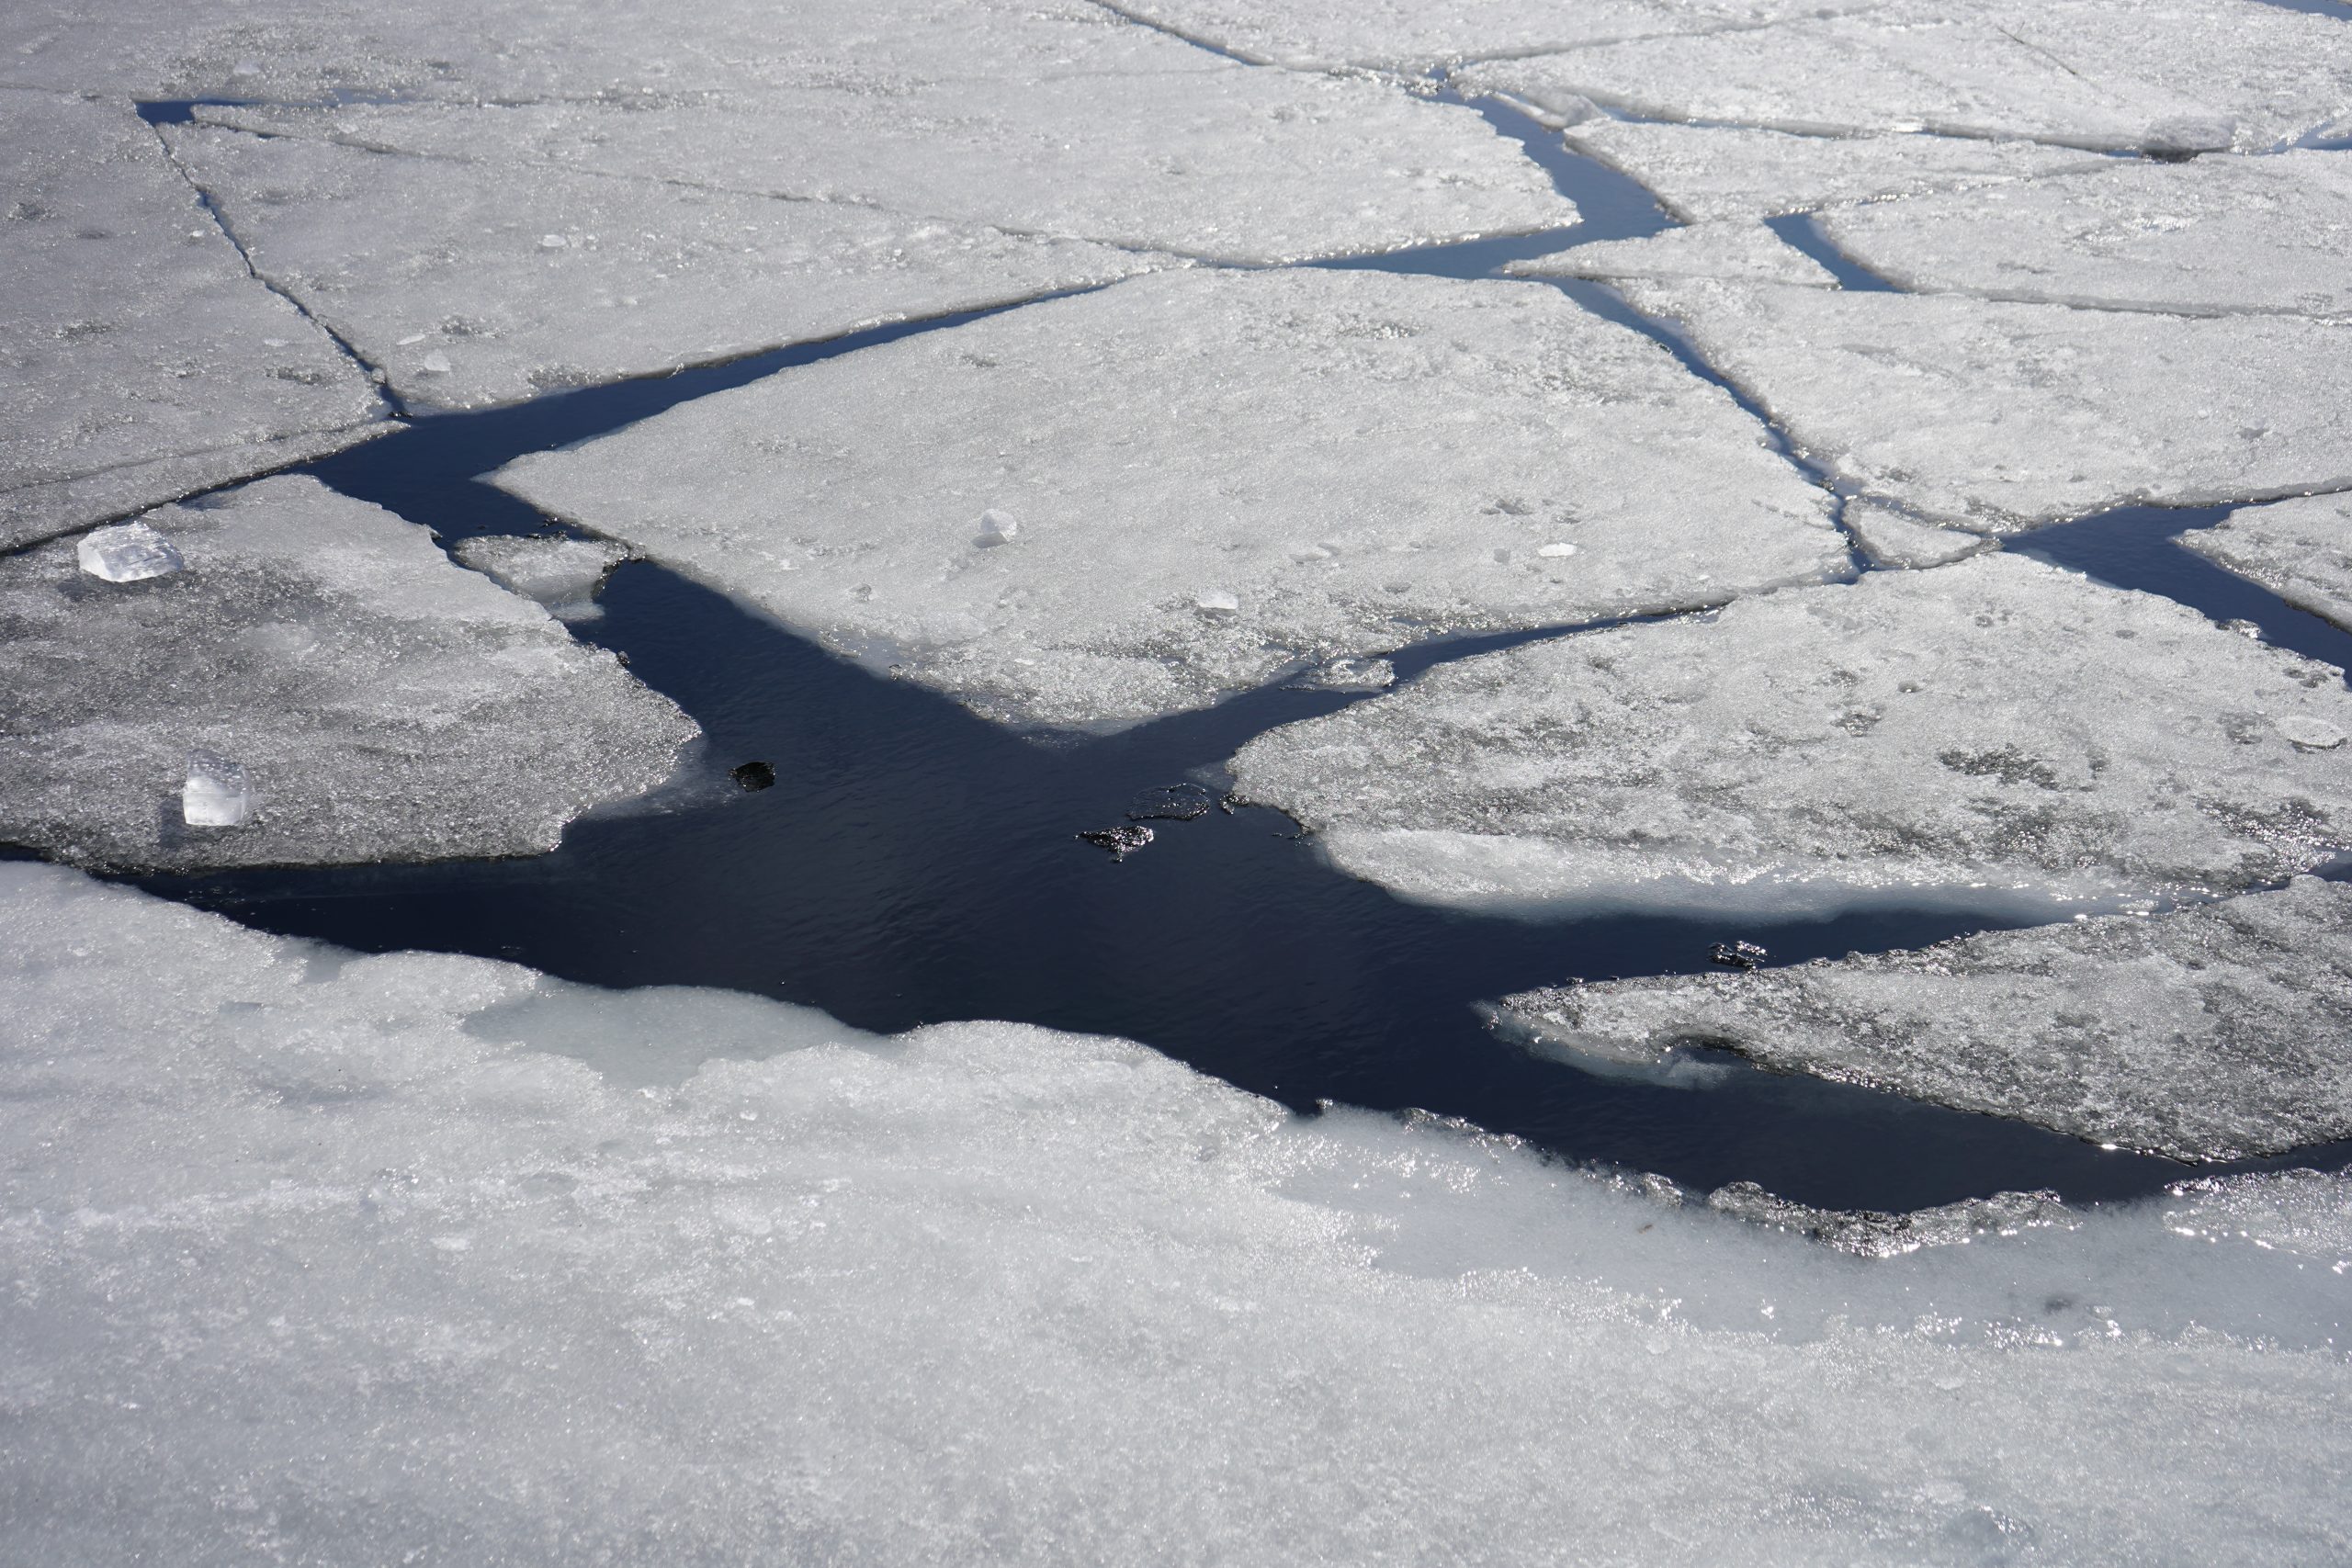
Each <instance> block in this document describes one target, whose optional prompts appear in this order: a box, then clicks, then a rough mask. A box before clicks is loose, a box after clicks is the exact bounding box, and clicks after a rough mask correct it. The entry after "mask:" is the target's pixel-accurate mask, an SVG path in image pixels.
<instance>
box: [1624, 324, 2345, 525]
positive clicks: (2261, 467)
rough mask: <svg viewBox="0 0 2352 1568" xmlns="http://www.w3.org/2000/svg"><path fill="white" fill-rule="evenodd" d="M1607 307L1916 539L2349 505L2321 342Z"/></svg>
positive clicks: (2336, 350)
mask: <svg viewBox="0 0 2352 1568" xmlns="http://www.w3.org/2000/svg"><path fill="white" fill-rule="evenodd" d="M1623 290H1624V293H1625V296H1626V298H1627V299H1629V300H1631V301H1632V303H1633V304H1634V306H1635V307H1636V308H1637V309H1640V310H1645V311H1649V312H1651V313H1653V314H1656V315H1660V316H1665V317H1669V318H1672V319H1674V320H1675V321H1678V322H1679V324H1680V325H1681V327H1682V328H1683V330H1684V331H1685V332H1686V333H1688V335H1689V337H1690V338H1691V342H1692V343H1693V344H1695V345H1696V347H1697V348H1698V351H1699V352H1700V353H1701V354H1702V355H1704V356H1705V357H1706V359H1707V361H1708V363H1710V364H1711V365H1713V367H1715V368H1716V369H1717V370H1718V371H1720V372H1721V373H1722V374H1723V375H1724V376H1725V377H1726V378H1729V379H1730V380H1731V381H1732V382H1733V383H1734V384H1735V385H1736V386H1738V387H1739V388H1741V389H1743V390H1744V391H1746V392H1747V394H1748V396H1750V397H1751V398H1753V399H1754V400H1756V402H1757V403H1758V405H1759V406H1760V407H1762V408H1763V409H1764V410H1765V411H1766V412H1768V413H1769V414H1770V417H1771V418H1772V419H1773V421H1774V422H1775V423H1778V424H1780V426H1781V428H1782V429H1783V430H1785V431H1786V432H1787V433H1788V434H1789V436H1790V437H1791V439H1792V440H1793V441H1794V442H1795V443H1796V444H1797V445H1798V446H1801V447H1803V448H1804V449H1805V450H1807V451H1808V452H1810V453H1812V454H1813V456H1814V457H1815V458H1816V459H1818V460H1819V461H1821V462H1823V463H1825V464H1826V465H1827V466H1828V467H1830V468H1833V469H1834V470H1835V471H1836V472H1837V474H1838V476H1839V478H1840V479H1843V480H1846V481H1848V482H1849V483H1850V484H1852V485H1853V486H1855V487H1856V488H1859V489H1861V490H1863V491H1869V492H1871V493H1873V494H1875V495H1878V496H1880V497H1882V498H1884V499H1887V500H1891V501H1894V502H1900V503H1902V504H1903V505H1904V506H1905V508H1906V509H1908V510H1909V511H1911V512H1913V513H1917V514H1918V515H1919V516H1920V517H1921V518H1922V519H1923V520H1926V521H1944V522H1953V523H1961V524H1964V525H1967V526H1968V527H1971V528H1975V529H1979V530H1982V531H1985V532H1988V533H2011V532H2015V531H2017V530H2019V529H2023V528H2030V527H2034V526H2037V525H2041V524H2044V523H2051V522H2055V521H2057V520H2059V519H2062V518H2066V517H2073V516H2078V515H2080V514H2082V513H2088V512H2094V511H2100V510H2103V509H2105V508H2108V507H2111V506H2116V505H2120V504H2125V503H2128V502H2154V503H2156V504H2160V505H2198V504H2204V503H2210V502H2218V501H2233V500H2253V499H2257V498H2262V497H2267V496H2272V495H2279V494H2286V493H2294V492H2300V491H2309V490H2316V489H2327V488H2341V487H2348V486H2352V450H2347V449H2346V445H2345V442H2344V438H2343V427H2342V420H2341V419H2340V417H2339V416H2338V412H2337V411H2338V410H2340V409H2341V408H2342V407H2343V406H2344V405H2345V403H2346V400H2352V355H2346V354H2345V353H2344V352H2343V350H2344V347H2345V344H2344V343H2343V342H2342V341H2340V340H2342V339H2343V338H2344V336H2345V333H2346V330H2347V329H2346V327H2344V326H2342V325H2340V324H2330V323H2327V322H2324V321H2306V320H2303V319H2301V318H2298V317H2291V316H2235V317H2228V318H2222V319H2205V320H2192V319H2186V318H2182V317H2177V316H2158V315H2148V314H2143V313H2138V312H2119V311H2113V310H2074V309H2070V308H2068V307H2066V306H2064V305H2036V304H2014V303H2004V302H1990V301H1985V300H1981V299H1966V298H1962V297H1958V296H1951V295H1944V296H1921V295H1910V294H1892V293H1869V292H1844V291H1839V290H1836V289H1822V288H1782V287H1778V286H1774V285H1770V284H1747V283H1726V282H1717V281H1713V280H1710V279H1690V280H1680V281H1677V280H1646V281H1645V280H1638V279H1636V280H1631V281H1628V282H1627V283H1626V284H1625V285H1624V286H1623Z"/></svg>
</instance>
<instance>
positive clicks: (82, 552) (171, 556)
mask: <svg viewBox="0 0 2352 1568" xmlns="http://www.w3.org/2000/svg"><path fill="white" fill-rule="evenodd" d="M74 561H75V563H76V564H78V565H79V566H80V567H81V569H82V570H84V571H85V572H86V573H88V574H89V575H90V576H92V577H95V578H97V579H98V580H99V581H104V582H144V581H147V580H148V579H149V578H151V577H168V576H170V575H171V574H172V573H173V572H175V571H177V570H180V569H181V568H182V567H184V566H186V565H187V562H186V561H184V560H182V559H180V553H179V551H178V550H176V549H175V548H174V547H172V542H171V541H170V540H169V539H166V538H165V537H164V536H163V535H161V534H158V533H157V532H155V530H154V529H153V528H150V527H149V526H147V525H146V524H144V523H118V524H116V525H114V526H113V527H110V528H93V529H91V530H90V532H88V533H86V534H85V535H83V536H81V537H80V538H79V539H77V540H75V541H74Z"/></svg>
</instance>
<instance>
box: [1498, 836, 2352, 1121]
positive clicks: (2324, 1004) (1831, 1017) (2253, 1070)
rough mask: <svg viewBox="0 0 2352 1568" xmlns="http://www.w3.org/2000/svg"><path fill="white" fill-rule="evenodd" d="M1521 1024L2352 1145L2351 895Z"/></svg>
mask: <svg viewBox="0 0 2352 1568" xmlns="http://www.w3.org/2000/svg"><path fill="white" fill-rule="evenodd" d="M1501 1016H1502V1018H1503V1019H1504V1021H1506V1023H1507V1024H1509V1025H1510V1026H1512V1032H1517V1033H1521V1034H1523V1035H1524V1036H1525V1037H1526V1038H1528V1039H1530V1040H1531V1041H1532V1043H1534V1044H1536V1045H1537V1046H1538V1047H1539V1048H1541V1049H1544V1050H1545V1051H1546V1052H1547V1053H1548V1054H1554V1055H1558V1056H1559V1057H1560V1058H1561V1059H1562V1060H1565V1061H1569V1062H1574V1061H1576V1060H1577V1053H1578V1051H1579V1049H1580V1047H1581V1046H1582V1045H1583V1043H1585V1042H1586V1041H1588V1040H1593V1039H1598V1040H1600V1042H1602V1043H1601V1045H1600V1054H1601V1055H1602V1057H1603V1058H1604V1059H1605V1060H1608V1061H1611V1062H1618V1061H1622V1060H1623V1059H1624V1058H1625V1056H1626V1055H1627V1054H1628V1053H1629V1052H1648V1053H1653V1054H1656V1055H1660V1056H1664V1055H1667V1054H1668V1053H1670V1052H1672V1051H1673V1050H1675V1049H1676V1048H1677V1047H1679V1046H1681V1045H1684V1044H1700V1045H1707V1046H1717V1047H1726V1046H1727V1047H1729V1048H1730V1049H1732V1050H1736V1051H1738V1052H1740V1053H1741V1054H1742V1055H1747V1056H1750V1057H1753V1058H1754V1059H1755V1060H1757V1061H1758V1062H1761V1063H1763V1064H1764V1065H1765V1066H1770V1067H1773V1068H1776V1069H1780V1070H1782V1071H1802V1072H1810V1073H1817V1074H1820V1075H1821V1076H1823V1077H1832V1078H1839V1079H1844V1080H1847V1081H1850V1082H1857V1083H1866V1084H1871V1085H1872V1086H1875V1087H1877V1088H1880V1089H1892V1090H1894V1091H1895V1092H1896V1093H1900V1094H1905V1095H1909V1096H1911V1097H1912V1098H1914V1099H1917V1100H1934V1101H1935V1102H1937V1103H1938V1104H1941V1105H1951V1106H1955V1107H1958V1108H1959V1109H1961V1110H1962V1111H1984V1112H1986V1113H1989V1114H1992V1115H1996V1116H2014V1117H2018V1118H2019V1119H2021V1120H2023V1121H2027V1122H2034V1123H2036V1124H2037V1125H2040V1126H2043V1127H2051V1128H2054V1129H2056V1130H2057V1131H2059V1132H2062V1133H2071V1134H2075V1136H2077V1137H2082V1138H2088V1139H2092V1140H2095V1141H2097V1142H2099V1143H2105V1144H2114V1145H2123V1146H2125V1147H2129V1148H2138V1149H2149V1150H2154V1152H2156V1153H2159V1154H2165V1155H2170V1156H2173V1157H2175V1158H2177V1159H2205V1160H2217V1159H2240V1158H2245V1157H2246V1156H2251V1155H2265V1154H2276V1153H2278V1152H2280V1151H2282V1150H2285V1149H2290V1148H2294V1147H2296V1146H2298V1145H2303V1144H2312V1143H2320V1142H2324V1141H2326V1140H2329V1139H2334V1138H2342V1137H2345V1136H2346V1135H2352V1052H2347V1051H2346V1049H2345V1043H2346V1040H2347V1039H2352V886H2347V885H2346V884H2343V883H2332V882H2323V881H2321V880H2319V879H2318V878H2317V877H2311V876H2303V877H2298V878H2296V879H2295V880H2294V881H2293V882H2292V883H2291V884H2290V885H2289V886H2287V887H2285V888H2283V889H2281V890H2279V891H2278V892H2272V893H2249V894H2244V895H2241V896H2239V897H2233V898H2224V899H2222V900H2220V901H2219V902H2217V903H2212V904H2204V905H2199V906H2195V907H2192V908H2186V909H2180V910H2176V911H2173V912H2171V913H2167V914H2162V915H2154V916H2148V917H2141V916H2134V915H2109V916H2101V917H2097V918H2093V919H2085V920H2076V921H2071V922H2068V923H2064V924H2060V925H2052V926H2041V927H2036V928H2033V929H2030V930H2027V931H1993V932H1988V933H1985V934H1983V935H1978V936H1972V937H1965V938H1962V939H1961V940H1959V941H1955V942H1941V943H1939V944H1937V945H1936V946H1934V947H1929V948H1925V949H1921V950H1918V951H1915V952H1898V953H1872V954H1861V953H1856V954H1853V955H1850V956H1849V957H1847V958H1845V959H1843V960H1841V961H1838V962H1836V963H1831V962H1828V961H1826V960H1825V961H1818V962H1815V963H1812V964H1798V965H1795V966H1793V967H1791V968H1782V969H1757V970H1753V971H1750V972H1748V973H1747V974H1742V975H1691V976H1661V977H1659V978H1656V979H1638V980H1614V981H1609V982H1606V983H1603V984H1597V985H1581V986H1564V987H1555V988H1550V989H1545V990H1539V991H1529V992H1523V993H1521V994H1520V995H1518V996H1515V997H1510V998H1507V999H1506V1000H1505V1002H1504V1004H1503V1011H1502V1014H1501Z"/></svg>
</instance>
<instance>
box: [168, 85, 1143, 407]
mask: <svg viewBox="0 0 2352 1568" xmlns="http://www.w3.org/2000/svg"><path fill="white" fill-rule="evenodd" d="M165 134H166V135H167V136H168V137H169V139H170V141H171V146H172V152H173V155H174V156H175V157H176V158H178V159H179V160H180V161H181V163H182V164H185V165H186V166H187V168H188V170H189V172H190V174H191V175H192V177H193V178H194V179H195V180H196V181H197V182H198V184H199V185H201V186H203V187H204V188H205V189H206V190H207V191H208V192H209V193H210V194H211V196H212V198H213V200H214V201H215V202H216V203H218V204H219V206H220V210H221V213H222V215H223V217H224V219H225V220H226V222H227V223H228V225H229V227H230V229H231V230H232V231H233V232H235V233H236V234H237V235H238V236H239V238H240V239H241V240H242V242H243V243H244V245H245V248H246V251H247V254H250V255H251V256H252V258H253V264H254V267H255V268H256V269H257V270H259V272H260V273H261V275H262V276H265V277H266V278H268V279H270V280H271V281H272V282H273V283H275V284H277V286H278V287H280V288H284V289H285V290H286V291H287V293H288V294H289V295H291V296H293V297H294V298H295V299H300V301H301V302H302V304H303V306H304V308H305V309H307V310H310V311H311V313H312V314H313V315H315V316H317V317H318V318H319V319H320V320H321V321H326V322H328V323H329V324H331V325H332V326H333V327H334V330H335V331H336V332H337V333H341V334H342V335H343V337H344V338H345V341H347V342H349V343H351V344H353V345H354V346H355V347H356V348H357V349H358V351H359V352H360V353H361V354H362V355H365V356H366V357H367V358H368V360H369V362H370V363H372V364H375V365H377V366H379V367H381V368H382V369H383V371H384V373H385V374H386V376H387V377H388V378H390V384H391V386H392V388H393V389H394V390H396V391H397V392H398V393H399V394H400V396H401V400H402V401H403V402H405V403H408V404H410V405H412V406H418V407H424V408H437V409H462V408H478V407H482V406H485V405H489V404H496V403H506V402H515V401H519V400H523V399H526V398H529V397H532V396H535V395H537V394H538V393H541V392H545V391H549V390H554V389H561V388H565V387H575V386H582V385H587V384H593V383H596V382H603V381H611V380H615V379H617V378H621V377H624V376H635V375H648V374H652V373H655V372H659V371H663V370H671V369H675V368H677V367H680V366H682V365H689V364H694V363H697V362H702V361H709V360H717V359H726V358H730V357H734V356H737V355H745V354H750V353H753V352H755V351H757V350H760V349H764V348H770V347H774V346H776V345H778V344H786V343H793V342H799V341H805V340H808V339H812V338H825V337H835V336H839V335H841V334H842V333H850V332H854V331H856V330H858V329H860V328H863V327H868V326H873V325H876V324H878V323H881V322H886V321H900V320H904V319H907V318H909V317H913V316H932V315H940V314H944V313H948V312H952V311H956V310H971V309H974V308H977V307H981V306H988V305H1001V304H1005V303H1009V302H1012V301H1014V300H1018V299H1025V298H1031V297H1034V296H1036V295H1039V294H1044V293H1048V292H1051V291H1054V290H1057V289H1061V288H1080V287H1087V286H1091V285H1094V284H1099V283H1105V282H1109V281H1111V280H1112V279H1114V278H1119V277H1125V276H1129V275H1131V274H1133V273H1136V272H1138V271H1141V270H1143V269H1145V268H1146V267H1148V266H1150V265H1154V264H1153V263H1152V262H1150V261H1148V260H1147V259H1145V258H1142V257H1138V256H1134V255H1129V254H1124V253H1121V252H1117V251H1113V250H1109V249H1106V248H1105V247H1103V246H1100V245H1091V244H1083V243H1073V242H1065V241H1040V240H1032V239H1026V238H1023V237H1021V236H1019V235H1014V234H1007V233H1004V232H1002V231H998V230H992V229H980V228H975V227H972V226H969V225H965V224H958V223H947V222H941V221H936V220H920V219H908V218H902V217H898V216H895V215H892V214H889V213H884V212H877V211H875V210H872V209H866V208H861V207H854V206H847V205H842V204H839V203H833V202H813V201H781V200H775V199H771V198H767V197H755V196H734V195H728V194H724V193H719V192H713V191H706V190H696V189H691V188H687V187H684V186H677V185H673V184H669V183H666V182H662V181H658V180H633V179H611V178H605V177H602V176H598V175H581V174H571V173H566V172H562V171H559V170H554V169H548V168H535V167H521V166H517V167H511V168H495V169H494V168H493V166H492V165H490V164H469V163H458V162H453V161H451V160H448V159H443V158H412V157H398V156H387V155H384V154H380V153H374V152H364V151H360V150H358V149H356V148H350V147H344V146H340V145H336V144H334V143H331V142H324V141H302V140H297V139H293V138H263V137H258V136H248V135H243V134H241V133H238V132H234V131H226V130H213V129H209V128H206V127H200V126H174V127H166V128H165Z"/></svg>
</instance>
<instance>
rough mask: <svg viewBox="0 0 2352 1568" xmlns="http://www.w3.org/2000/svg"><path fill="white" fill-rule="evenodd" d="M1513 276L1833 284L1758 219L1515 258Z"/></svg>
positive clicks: (1819, 267) (1827, 275)
mask: <svg viewBox="0 0 2352 1568" xmlns="http://www.w3.org/2000/svg"><path fill="white" fill-rule="evenodd" d="M1503 270H1504V271H1506V272H1508V273H1510V275H1511V276H1514V277H1728V278H1740V279H1745V280H1747V281H1748V282H1751V283H1786V284H1792V285H1795V286H1798V287H1802V288H1836V287H1837V286H1838V279H1837V278H1836V276H1833V275H1832V274H1831V272H1830V271H1829V269H1828V268H1827V267H1826V266H1823V265H1821V264H1820V263H1819V262H1817V261H1815V260H1814V259H1813V258H1812V257H1811V256H1809V255H1806V254H1804V252H1803V251H1800V250H1798V249H1797V248H1796V247H1795V246H1793V245H1792V244H1790V243H1788V242H1786V241H1784V240H1782V239H1781V236H1779V235H1778V234H1775V233H1774V232H1772V231H1771V230H1770V229H1768V228H1766V227H1765V226H1764V225H1763V224H1761V223H1694V224H1692V225H1691V226H1690V227H1688V228H1683V229H1668V230H1667V231H1665V232H1664V233H1660V234H1651V235H1646V236H1645V237H1643V238H1640V239H1634V240H1602V241H1600V242H1597V243H1592V244H1586V245H1577V246H1576V247H1574V248H1573V249H1570V250H1566V251H1562V252H1560V253H1559V254H1556V255H1548V256H1536V257H1533V258H1532V259H1530V260H1527V261H1516V262H1512V263H1510V265H1508V266H1506V267H1505V268H1504V269H1503Z"/></svg>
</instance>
